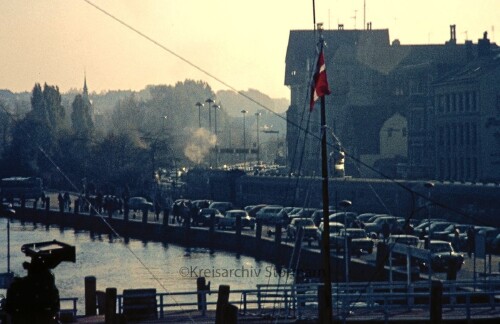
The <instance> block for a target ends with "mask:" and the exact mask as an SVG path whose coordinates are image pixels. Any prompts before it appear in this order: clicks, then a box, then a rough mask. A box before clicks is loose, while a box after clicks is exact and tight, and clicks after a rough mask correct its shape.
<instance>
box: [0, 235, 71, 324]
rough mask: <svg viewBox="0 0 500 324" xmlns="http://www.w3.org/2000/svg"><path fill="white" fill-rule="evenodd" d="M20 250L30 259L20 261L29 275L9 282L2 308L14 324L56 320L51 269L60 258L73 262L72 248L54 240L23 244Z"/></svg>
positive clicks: (56, 312)
mask: <svg viewBox="0 0 500 324" xmlns="http://www.w3.org/2000/svg"><path fill="white" fill-rule="evenodd" d="M21 251H22V252H23V253H24V254H26V256H28V257H30V258H31V263H30V262H24V263H23V268H24V269H26V270H27V271H28V275H27V276H26V277H22V278H15V279H14V281H13V282H12V284H11V286H10V287H9V289H8V290H7V299H6V303H5V311H6V312H7V314H9V316H10V317H11V320H12V323H13V324H17V323H23V324H24V323H30V324H41V323H44V324H45V323H57V315H58V312H59V309H60V304H59V290H58V289H57V287H56V285H55V278H54V275H53V274H52V271H51V269H54V268H55V267H57V266H58V265H59V263H61V262H62V261H71V262H75V247H74V246H71V245H68V244H66V243H62V242H59V241H56V240H54V241H48V242H39V243H30V244H24V245H23V246H22V247H21Z"/></svg>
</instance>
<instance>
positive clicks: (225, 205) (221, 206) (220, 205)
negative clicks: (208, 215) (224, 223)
mask: <svg viewBox="0 0 500 324" xmlns="http://www.w3.org/2000/svg"><path fill="white" fill-rule="evenodd" d="M208 208H215V209H218V210H219V211H220V213H221V214H225V213H226V212H227V211H228V210H230V209H233V208H234V206H233V203H231V202H229V201H214V202H212V203H211V204H210V206H208Z"/></svg>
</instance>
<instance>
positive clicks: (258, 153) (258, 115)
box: [255, 112, 262, 163]
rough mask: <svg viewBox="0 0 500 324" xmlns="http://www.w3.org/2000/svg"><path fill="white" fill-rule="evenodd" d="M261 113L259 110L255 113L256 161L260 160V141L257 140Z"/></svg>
mask: <svg viewBox="0 0 500 324" xmlns="http://www.w3.org/2000/svg"><path fill="white" fill-rule="evenodd" d="M260 115H262V114H261V113H260V112H256V113H255V117H257V163H259V162H260V142H259V117H260Z"/></svg>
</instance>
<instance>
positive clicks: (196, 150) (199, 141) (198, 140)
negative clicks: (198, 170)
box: [184, 128, 217, 164]
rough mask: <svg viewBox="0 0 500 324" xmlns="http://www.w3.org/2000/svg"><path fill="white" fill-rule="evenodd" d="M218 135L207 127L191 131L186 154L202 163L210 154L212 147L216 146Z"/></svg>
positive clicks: (195, 161) (185, 150)
mask: <svg viewBox="0 0 500 324" xmlns="http://www.w3.org/2000/svg"><path fill="white" fill-rule="evenodd" d="M216 143H217V137H216V136H215V135H214V134H212V133H210V132H209V131H208V130H206V129H205V128H198V129H196V130H194V131H193V132H192V133H191V137H190V139H189V141H188V144H187V146H186V148H185V149H184V155H185V156H186V157H187V158H188V159H189V160H190V161H191V162H194V163H197V164H199V163H201V162H203V160H204V159H205V157H206V156H207V155H208V154H209V152H210V149H211V148H213V147H215V144H216Z"/></svg>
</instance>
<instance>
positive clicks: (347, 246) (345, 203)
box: [339, 200, 352, 284]
mask: <svg viewBox="0 0 500 324" xmlns="http://www.w3.org/2000/svg"><path fill="white" fill-rule="evenodd" d="M339 206H340V208H341V209H342V210H343V211H344V223H345V224H346V226H347V208H349V207H351V206H352V202H351V201H350V200H342V201H341V202H340V203H339ZM350 249H351V246H350V244H349V240H348V237H347V231H344V261H345V282H346V283H347V284H349V261H350V260H349V253H350V252H351V251H350Z"/></svg>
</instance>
